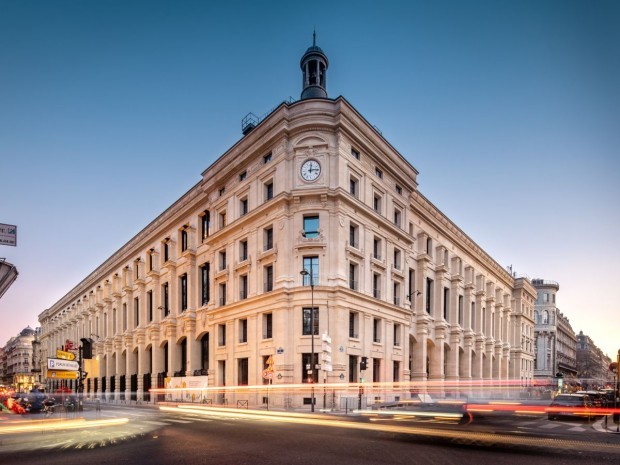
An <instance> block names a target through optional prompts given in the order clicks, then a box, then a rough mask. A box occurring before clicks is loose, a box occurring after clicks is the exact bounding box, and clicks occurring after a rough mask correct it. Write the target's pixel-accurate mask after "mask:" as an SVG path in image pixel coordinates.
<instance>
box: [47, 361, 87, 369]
mask: <svg viewBox="0 0 620 465" xmlns="http://www.w3.org/2000/svg"><path fill="white" fill-rule="evenodd" d="M47 369H48V370H66V371H77V370H79V369H80V364H79V363H78V362H74V361H72V360H63V359H61V358H48V359H47Z"/></svg>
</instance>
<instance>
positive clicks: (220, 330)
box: [217, 324, 226, 347]
mask: <svg viewBox="0 0 620 465" xmlns="http://www.w3.org/2000/svg"><path fill="white" fill-rule="evenodd" d="M217 345H218V346H220V347H223V346H225V345H226V325H225V324H219V325H217Z"/></svg>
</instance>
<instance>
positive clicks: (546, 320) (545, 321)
mask: <svg viewBox="0 0 620 465" xmlns="http://www.w3.org/2000/svg"><path fill="white" fill-rule="evenodd" d="M542 324H543V325H548V324H549V312H548V311H547V310H545V311H543V314H542Z"/></svg>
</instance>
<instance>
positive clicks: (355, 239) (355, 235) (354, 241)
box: [349, 224, 359, 249]
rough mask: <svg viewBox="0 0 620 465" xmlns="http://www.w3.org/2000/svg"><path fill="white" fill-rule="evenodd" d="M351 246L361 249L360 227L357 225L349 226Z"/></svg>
mask: <svg viewBox="0 0 620 465" xmlns="http://www.w3.org/2000/svg"><path fill="white" fill-rule="evenodd" d="M349 245H350V246H351V247H355V248H356V249H359V226H357V225H356V224H350V225H349Z"/></svg>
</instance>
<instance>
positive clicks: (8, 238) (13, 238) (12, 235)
mask: <svg viewBox="0 0 620 465" xmlns="http://www.w3.org/2000/svg"><path fill="white" fill-rule="evenodd" d="M0 245H12V246H16V245H17V226H15V225H14V224H3V223H0Z"/></svg>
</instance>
